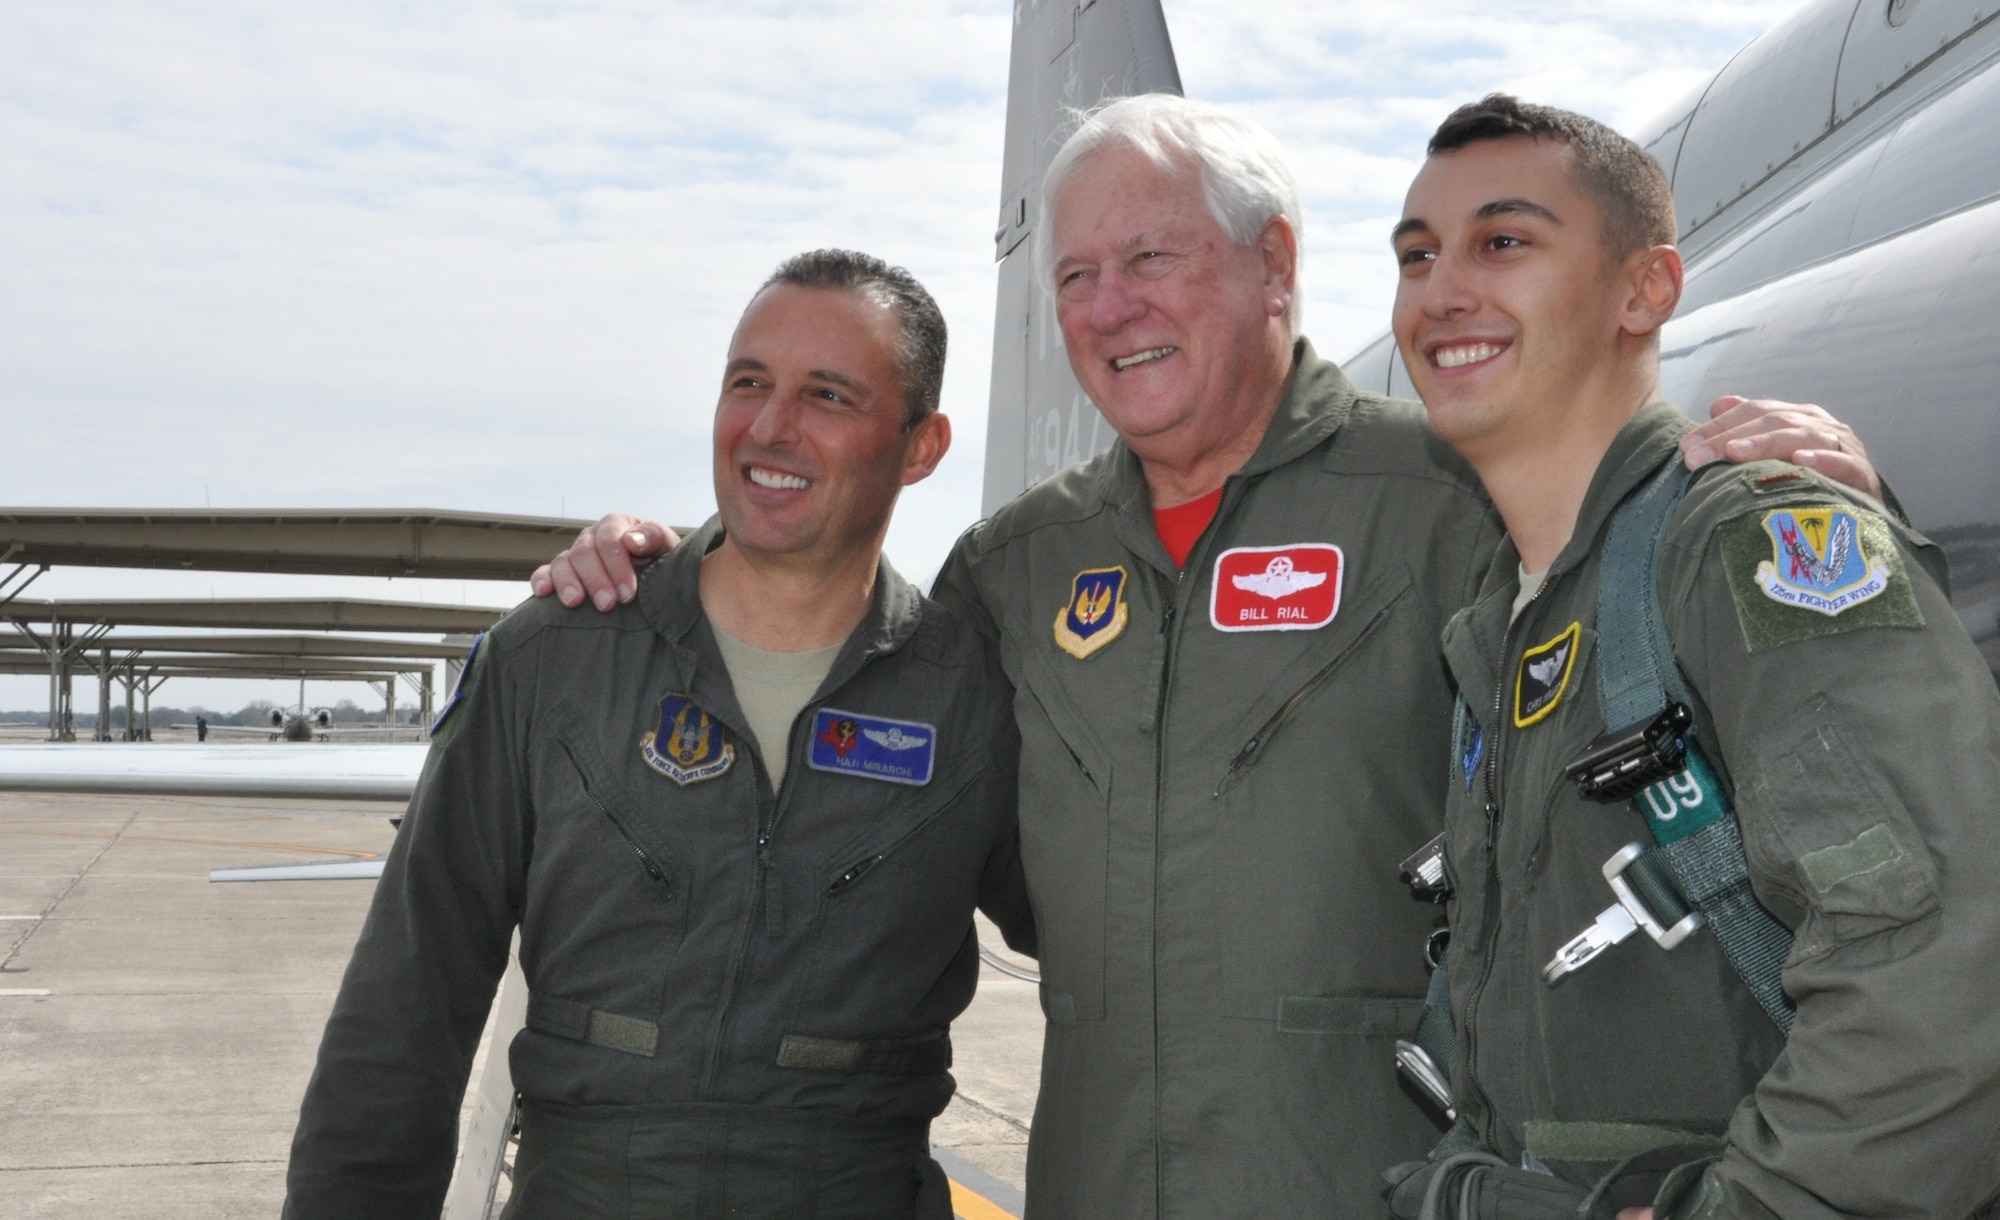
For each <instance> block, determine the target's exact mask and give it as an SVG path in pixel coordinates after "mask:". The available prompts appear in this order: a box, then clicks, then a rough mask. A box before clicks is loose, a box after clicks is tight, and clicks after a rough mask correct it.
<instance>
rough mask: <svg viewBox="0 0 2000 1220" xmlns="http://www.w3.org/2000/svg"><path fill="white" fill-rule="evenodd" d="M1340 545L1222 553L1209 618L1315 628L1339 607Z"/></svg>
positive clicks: (1219, 624) (1250, 625)
mask: <svg viewBox="0 0 2000 1220" xmlns="http://www.w3.org/2000/svg"><path fill="white" fill-rule="evenodd" d="M1341 561H1342V556H1341V552H1340V548H1339V547H1337V546H1333V545H1330V544H1328V543H1324V542H1295V543H1292V544H1291V545H1289V546H1239V547H1232V548H1230V549H1229V550H1226V551H1224V552H1223V553H1222V554H1221V555H1218V556H1217V557H1216V560H1215V581H1214V583H1213V584H1212V585H1211V586H1210V588H1209V601H1208V620H1209V623H1210V625H1211V626H1213V627H1214V628H1215V629H1216V630H1217V631H1311V630H1314V629H1315V628H1319V627H1324V626H1326V625H1327V624H1328V623H1330V622H1332V621H1333V616H1334V615H1335V614H1338V613H1339V612H1340V576H1341V568H1342V566H1343V565H1342V562H1341Z"/></svg>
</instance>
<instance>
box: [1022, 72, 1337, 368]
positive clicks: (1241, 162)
mask: <svg viewBox="0 0 2000 1220" xmlns="http://www.w3.org/2000/svg"><path fill="white" fill-rule="evenodd" d="M1077 117H1078V125H1077V129H1076V130H1075V131H1074V132H1072V133H1071V134H1070V137H1069V139H1067V140H1065V141H1063V146H1062V147H1061V148H1059V149H1057V150H1056V155H1055V159H1054V160H1052V161H1050V162H1049V169H1048V173H1046V174H1044V175H1043V177H1042V219H1041V224H1040V226H1039V228H1040V229H1041V233H1040V234H1039V236H1038V237H1037V238H1036V242H1035V244H1036V255H1037V258H1036V262H1037V266H1038V269H1039V271H1040V272H1041V280H1042V283H1043V284H1045V285H1049V286H1053V285H1054V283H1055V261H1056V250H1055V215H1056V200H1057V199H1058V198H1060V197H1061V196H1062V192H1063V189H1064V188H1065V187H1067V186H1068V185H1069V183H1070V180H1071V179H1072V178H1074V177H1075V176H1076V174H1077V171H1079V170H1080V169H1082V168H1083V167H1084V166H1085V165H1086V164H1088V163H1089V162H1090V161H1091V159H1092V158H1094V157H1095V156H1096V155H1097V154H1098V153H1100V152H1103V151H1104V150H1105V149H1107V148H1129V149H1131V150H1133V151H1134V152H1137V153H1140V154H1142V155H1143V156H1144V157H1145V158H1146V159H1147V160H1148V161H1151V162H1152V163H1153V164H1154V165H1156V166H1158V167H1159V168H1160V169H1161V170H1163V171H1166V172H1168V173H1181V172H1184V171H1185V170H1187V169H1189V168H1193V169H1195V170H1196V171H1197V172H1199V173H1200V175H1201V198H1202V202H1203V204H1205V205H1206V206H1207V208H1208V214H1209V215H1210V216H1212V217H1214V218H1215V223H1216V224H1218V225H1220V226H1221V227H1222V231H1223V232H1224V233H1227V234H1228V235H1229V238H1230V240H1231V241H1234V242H1235V243H1236V244H1237V245H1240V246H1247V245H1249V244H1250V243H1252V242H1254V241H1256V240H1257V235H1258V234H1259V233H1262V232H1263V231H1264V226H1265V225H1267V224H1269V223H1270V222H1271V218H1272V217H1274V216H1282V217H1284V218H1285V220H1286V221H1288V222H1289V223H1290V224H1291V226H1292V232H1293V233H1294V234H1295V235H1297V236H1298V239H1299V243H1300V251H1299V261H1300V262H1301V263H1303V261H1304V242H1305V226H1304V222H1303V221H1302V220H1301V218H1300V216H1299V190H1298V186H1297V184H1296V183H1294V182H1293V181H1292V171H1291V167H1290V166H1288V165H1286V164H1285V152H1284V149H1282V148H1280V147H1279V146H1278V141H1277V138H1276V137H1274V136H1273V135H1272V134H1271V133H1270V132H1268V131H1265V130H1264V129H1263V128H1262V127H1259V126H1258V125H1257V124H1255V123H1252V122H1251V121H1250V120H1248V119H1245V118H1240V117H1238V116H1236V115H1233V114H1230V113H1229V112H1228V111H1226V110H1224V109H1222V108H1221V107H1220V106H1213V105H1210V104H1209V103H1207V102H1191V101H1189V100H1188V99H1186V98H1184V97H1180V96H1178V95H1176V94H1172V93H1141V94H1139V95H1137V96H1135V97H1121V98H1117V99H1115V100H1112V101H1108V102H1104V103H1101V104H1099V105H1097V106H1095V107H1092V108H1091V109H1090V110H1087V111H1080V112H1078V116H1077ZM1302 296H1303V294H1302V293H1301V292H1299V291H1298V290H1297V286H1296V285H1294V290H1293V292H1292V303H1291V306H1290V307H1289V308H1288V309H1287V310H1286V311H1285V321H1286V323H1287V324H1289V325H1290V326H1291V328H1292V330H1293V332H1294V333H1296V332H1297V331H1298V328H1299V308H1300V301H1301V297H1302Z"/></svg>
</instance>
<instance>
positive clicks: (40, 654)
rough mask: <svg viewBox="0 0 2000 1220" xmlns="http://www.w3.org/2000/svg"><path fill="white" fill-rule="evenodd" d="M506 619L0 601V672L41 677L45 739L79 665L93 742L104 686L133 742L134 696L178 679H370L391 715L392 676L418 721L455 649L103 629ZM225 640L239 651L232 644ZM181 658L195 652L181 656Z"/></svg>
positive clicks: (358, 626)
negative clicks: (86, 679)
mask: <svg viewBox="0 0 2000 1220" xmlns="http://www.w3.org/2000/svg"><path fill="white" fill-rule="evenodd" d="M505 613H506V611H505V610H501V609H497V608H492V607H485V606H477V607H475V606H449V605H444V606H440V605H427V604H424V603H419V602H387V601H366V600H360V599H355V598H295V599H279V598H266V599H254V598H244V599H232V600H222V599H215V600H201V599H198V598H197V599H171V600H96V601H38V600H31V599H26V598H19V597H16V598H15V599H14V600H13V601H11V602H8V603H5V604H4V605H0V615H4V617H5V618H6V619H7V620H8V621H9V622H11V623H12V624H13V626H14V633H13V634H9V635H0V673H42V672H46V673H47V674H48V675H49V738H50V740H52V741H59V740H65V739H69V738H73V737H74V736H75V728H74V725H75V700H74V696H73V693H72V689H71V679H72V677H73V675H74V673H75V671H76V670H77V669H80V668H85V669H88V670H89V671H91V672H92V673H93V674H95V676H96V678H97V705H98V720H97V734H96V735H97V737H98V739H99V740H109V738H110V730H109V726H110V723H111V684H112V682H113V681H117V682H120V683H122V684H123V685H124V687H125V709H126V716H125V723H126V734H127V736H128V737H131V736H133V735H134V730H133V726H134V725H136V724H138V723H139V720H138V719H136V718H135V717H137V716H138V715H139V713H138V711H137V709H135V707H134V702H135V696H142V697H143V700H144V703H145V706H146V707H147V708H148V709H150V707H151V705H152V694H153V692H154V691H155V690H157V689H159V687H160V685H161V684H162V683H164V682H166V681H167V680H168V679H169V678H175V677H283V678H296V679H299V680H301V681H303V680H304V679H306V678H308V677H323V678H335V677H344V678H351V679H359V680H365V681H369V682H373V683H379V686H378V687H377V689H378V690H379V691H380V692H381V693H382V695H383V697H384V700H385V704H386V711H385V715H386V716H387V717H388V718H389V719H390V720H393V719H394V717H395V707H396V686H397V682H398V677H399V675H400V677H401V680H402V681H404V682H407V683H409V684H410V685H411V686H412V687H413V688H414V689H415V690H416V692H417V695H418V707H419V710H420V714H421V715H422V716H423V717H424V718H425V719H428V718H429V716H430V713H431V708H432V704H433V699H434V687H433V678H432V673H431V669H432V666H431V664H430V662H431V661H434V660H437V659H440V658H444V659H451V658H454V657H457V656H462V655H463V653H464V646H463V645H462V644H459V643H456V642H454V643H443V642H433V641H412V640H377V641H373V642H370V641H368V640H355V639H352V638H341V637H332V636H322V637H311V636H301V635H277V636H261V637H256V636H180V637H176V636H155V637H144V636H118V635H114V634H113V633H112V628H113V627H115V626H138V627H193V628H202V627H206V628H244V629H256V628H262V629H267V630H277V631H287V630H289V631H292V632H299V631H313V630H321V631H324V630H333V629H337V628H345V629H347V630H349V631H380V632H410V633H422V634H438V635H458V636H461V637H464V636H469V635H473V634H476V633H478V632H481V631H484V630H486V629H487V628H489V627H491V626H492V625H493V624H494V623H496V622H498V621H499V620H500V617H501V616H502V615H504V614H505ZM31 624H32V625H31ZM37 628H40V629H39V630H37ZM225 640H228V641H233V642H234V643H235V644H236V645H237V646H236V647H230V646H228V645H227V644H225V643H224V641H225ZM128 641H129V642H128ZM146 645H152V647H146ZM184 652H195V653H198V654H201V655H198V656H194V657H188V656H181V655H179V654H181V653H184ZM231 654H234V655H231ZM15 658H18V661H17V660H15Z"/></svg>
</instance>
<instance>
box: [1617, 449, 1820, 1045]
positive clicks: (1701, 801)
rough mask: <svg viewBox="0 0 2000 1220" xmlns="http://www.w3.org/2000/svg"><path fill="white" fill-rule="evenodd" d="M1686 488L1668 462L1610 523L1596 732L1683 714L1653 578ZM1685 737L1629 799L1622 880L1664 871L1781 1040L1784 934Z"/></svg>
mask: <svg viewBox="0 0 2000 1220" xmlns="http://www.w3.org/2000/svg"><path fill="white" fill-rule="evenodd" d="M1693 478H1694V476H1693V474H1692V473H1690V472H1689V471H1687V470H1686V469H1684V468H1683V467H1682V466H1681V464H1680V463H1679V462H1678V461H1669V462H1668V463H1667V464H1666V465H1665V466H1663V467H1662V468H1661V469H1660V472H1659V473H1658V474H1657V475H1654V476H1653V477H1652V478H1651V479H1649V480H1648V481H1647V482H1646V484H1645V485H1644V486H1643V487H1641V488H1640V489H1639V491H1638V492H1636V493H1634V494H1633V495H1632V496H1631V497H1630V498H1628V499H1627V500H1626V501H1625V503H1624V504H1622V505H1620V506H1619V508H1618V511H1617V512H1616V513H1615V514H1614V515H1613V516H1612V519H1611V527H1610V530H1609V532H1608V535H1607V537H1606V541H1605V548H1604V565H1603V572H1602V574H1601V576H1600V578H1599V581H1598V586H1597V696H1598V702H1599V704H1600V705H1601V707H1602V709H1603V713H1604V723H1605V724H1607V725H1611V726H1618V725H1626V724H1632V723H1635V722H1637V721H1640V720H1643V719H1645V718H1646V717H1649V716H1652V715H1654V714H1656V713H1658V712H1659V711H1660V709H1661V708H1663V707H1665V706H1667V705H1668V704H1669V703H1682V704H1687V705H1690V706H1692V699H1691V698H1690V695H1689V692H1688V688H1687V684H1686V682H1685V680H1683V678H1682V677H1681V673H1680V669H1679V667H1678V666H1677V665H1675V663H1674V659H1673V656H1674V650H1673V639H1672V637H1671V636H1669V635H1668V633H1667V624H1666V613H1665V611H1664V609H1663V608H1662V607H1661V605H1660V595H1659V570H1660V540H1661V539H1662V538H1663V537H1664V536H1665V535H1666V528H1667V523H1668V521H1670V520H1671V519H1672V517H1673V514H1674V510H1675V509H1676V508H1678V507H1679V505H1680V502H1681V498H1682V497H1683V496H1684V495H1686V494H1687V489H1688V487H1689V485H1690V484H1691V483H1692V482H1693ZM1688 737H1689V741H1688V747H1687V750H1688V752H1687V766H1686V769H1685V770H1683V771H1682V772H1681V773H1680V774H1678V775H1674V776H1671V777H1669V778H1667V779H1664V780H1661V781H1659V782H1658V783H1656V784H1654V785H1652V786H1651V787H1649V788H1647V789H1645V790H1644V791H1642V792H1640V793H1639V795H1638V796H1636V797H1634V798H1633V801H1632V804H1633V806H1634V808H1635V809H1636V810H1637V811H1638V813H1639V815H1640V817H1641V818H1642V819H1643V820H1644V821H1645V823H1646V827H1647V829H1648V830H1649V831H1651V832H1652V835H1653V839H1654V841H1655V843H1656V844H1657V846H1655V847H1654V848H1653V849H1652V850H1651V851H1648V852H1647V853H1646V854H1645V855H1644V856H1642V857H1640V860H1639V862H1638V863H1637V864H1635V865H1634V866H1633V869H1632V870H1631V871H1632V872H1634V873H1636V874H1637V880H1639V881H1640V882H1641V883H1644V882H1645V881H1646V880H1647V879H1649V878H1650V879H1653V880H1659V874H1660V873H1662V872H1667V873H1671V875H1672V879H1673V881H1674V883H1675V884H1676V886H1677V888H1678V889H1679V891H1680V893H1681V895H1683V896H1684V897H1685V899H1686V905H1688V906H1692V907H1693V908H1694V909H1695V910H1698V911H1700V912H1701V914H1702V916H1703V918H1704V919H1705V920H1707V922H1708V925H1709V927H1711V928H1712V929H1714V931H1715V938H1716V942H1717V943H1718V944H1719V945H1720V946H1721V948H1722V952H1723V956H1725V957H1726V958H1728V959H1729V964H1730V966H1731V967H1732V968H1734V969H1735V971H1736V973H1737V974H1738V976H1740V977H1741V978H1742V980H1743V984H1744V986H1746V987H1748V988H1749V989H1750V993H1751V994H1752V995H1754V996H1755V997H1756V998H1757V1002H1758V1004H1760V1005H1762V1006H1763V1009H1764V1011H1765V1012H1766V1013H1768V1014H1770V1017H1771V1020H1772V1021H1773V1022H1775V1023H1776V1024H1777V1026H1778V1028H1779V1029H1780V1030H1781V1031H1783V1032H1784V1033H1786V1034H1790V1033H1791V1029H1792V1019H1793V1015H1794V1006H1793V1004H1792V1002H1791V999H1790V998H1789V997H1787V996H1786V995H1785V989H1784V984H1783V981H1782V979H1781V972H1782V971H1783V968H1784V964H1785V960H1786V958H1788V957H1789V956H1790V955H1791V950H1792V934H1791V930H1790V929H1788V928H1786V927H1785V925H1784V924H1782V923H1780V922H1779V921H1778V920H1777V919H1776V917H1774V916H1773V915H1772V914H1771V913H1770V912H1769V911H1766V910H1765V909H1764V908H1763V907H1762V906H1761V905H1759V904H1758V902H1757V898H1756V895H1755V894H1754V893H1753V892H1752V891H1751V887H1750V864H1749V861H1748V860H1747V859H1746V858H1745V856H1744V854H1743V835H1742V831H1741V830H1740V829H1739V828H1738V826H1737V823H1736V812H1735V810H1734V809H1733V808H1732V807H1731V806H1730V802H1729V795H1728V793H1727V792H1725V791H1724V790H1723V786H1722V784H1721V782H1720V780H1719V779H1718V778H1717V777H1716V775H1715V771H1714V769H1713V768H1712V767H1710V766H1709V764H1708V761H1707V759H1705V758H1704V757H1702V754H1701V750H1700V747H1699V746H1698V745H1697V744H1696V743H1695V742H1694V740H1693V737H1694V731H1693V730H1690V731H1689V734H1688ZM1655 856H1659V857H1664V863H1665V869H1664V870H1662V869H1660V868H1658V867H1656V862H1655V861H1654V857H1655ZM1649 898H1650V895H1649ZM1670 905H1671V904H1670ZM1661 913H1662V914H1665V913H1666V912H1664V911H1662V912H1661Z"/></svg>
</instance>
